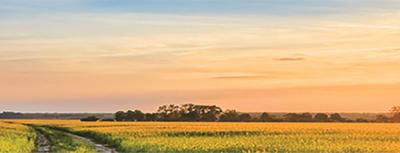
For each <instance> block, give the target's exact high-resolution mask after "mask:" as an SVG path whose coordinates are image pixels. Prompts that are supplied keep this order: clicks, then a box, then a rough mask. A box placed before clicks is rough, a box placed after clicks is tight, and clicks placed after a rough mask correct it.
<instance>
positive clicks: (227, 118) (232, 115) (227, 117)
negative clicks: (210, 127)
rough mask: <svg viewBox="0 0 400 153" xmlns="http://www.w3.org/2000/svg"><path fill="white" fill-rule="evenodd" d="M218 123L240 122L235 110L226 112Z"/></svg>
mask: <svg viewBox="0 0 400 153" xmlns="http://www.w3.org/2000/svg"><path fill="white" fill-rule="evenodd" d="M219 120H220V121H223V122H236V121H240V118H239V113H238V112H236V110H226V111H225V112H224V113H223V114H222V115H221V116H220V117H219Z"/></svg>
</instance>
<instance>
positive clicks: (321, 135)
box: [0, 120, 400, 152]
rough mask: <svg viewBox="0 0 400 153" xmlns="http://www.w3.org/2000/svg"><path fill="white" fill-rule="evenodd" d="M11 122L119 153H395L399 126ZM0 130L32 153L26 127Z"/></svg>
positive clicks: (2, 140) (7, 142) (5, 139)
mask: <svg viewBox="0 0 400 153" xmlns="http://www.w3.org/2000/svg"><path fill="white" fill-rule="evenodd" d="M13 122H18V123H29V124H34V125H35V126H39V127H43V125H46V126H44V127H52V128H49V129H50V130H56V131H66V132H72V133H74V134H76V135H80V136H84V137H88V138H91V139H94V140H95V141H96V142H99V143H103V144H108V146H110V147H113V148H116V149H117V150H118V151H120V152H400V126H399V125H398V124H377V123H198V122H187V123H182V122H180V123H178V122H93V123H84V122H79V121H62V120H15V121H13ZM0 125H1V127H2V128H6V129H7V128H8V127H13V129H10V130H2V131H1V133H2V136H1V137H0V144H1V145H3V146H8V147H10V149H9V150H12V149H14V150H15V149H19V148H20V147H14V145H11V144H15V143H13V142H12V141H13V137H21V138H19V139H18V141H21V146H26V148H25V150H19V152H26V150H29V149H32V147H33V141H34V139H32V137H34V134H32V130H29V127H24V126H22V125H19V124H5V123H2V124H0ZM54 127H55V128H54ZM15 133H24V134H25V137H23V136H16V135H15ZM3 135H5V136H3ZM26 144H29V145H26ZM18 145H19V144H18ZM1 148H3V149H4V147H1ZM6 148H7V147H6ZM21 149H23V148H21ZM92 151H93V150H92ZM0 152H2V151H0ZM77 152H79V151H77ZM82 152H90V151H88V150H83V151H82Z"/></svg>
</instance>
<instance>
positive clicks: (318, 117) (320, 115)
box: [314, 113, 329, 122]
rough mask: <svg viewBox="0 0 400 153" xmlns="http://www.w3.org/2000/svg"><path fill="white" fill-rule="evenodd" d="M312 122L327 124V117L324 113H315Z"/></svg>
mask: <svg viewBox="0 0 400 153" xmlns="http://www.w3.org/2000/svg"><path fill="white" fill-rule="evenodd" d="M314 120H315V121H317V122H328V121H329V116H328V115H327V114H325V113H317V114H315V116H314Z"/></svg>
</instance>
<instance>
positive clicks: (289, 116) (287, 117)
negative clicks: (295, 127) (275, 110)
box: [283, 113, 300, 122]
mask: <svg viewBox="0 0 400 153" xmlns="http://www.w3.org/2000/svg"><path fill="white" fill-rule="evenodd" d="M283 118H284V120H285V121H287V122H299V121H300V116H299V115H298V114H296V113H288V114H285V115H283Z"/></svg>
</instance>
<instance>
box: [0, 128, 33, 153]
mask: <svg viewBox="0 0 400 153" xmlns="http://www.w3.org/2000/svg"><path fill="white" fill-rule="evenodd" d="M35 138H36V135H35V132H34V131H33V130H32V129H30V128H28V127H26V126H23V125H19V124H9V123H4V122H0V153H26V152H30V151H31V150H33V149H34V148H35V145H34V140H35Z"/></svg>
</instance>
